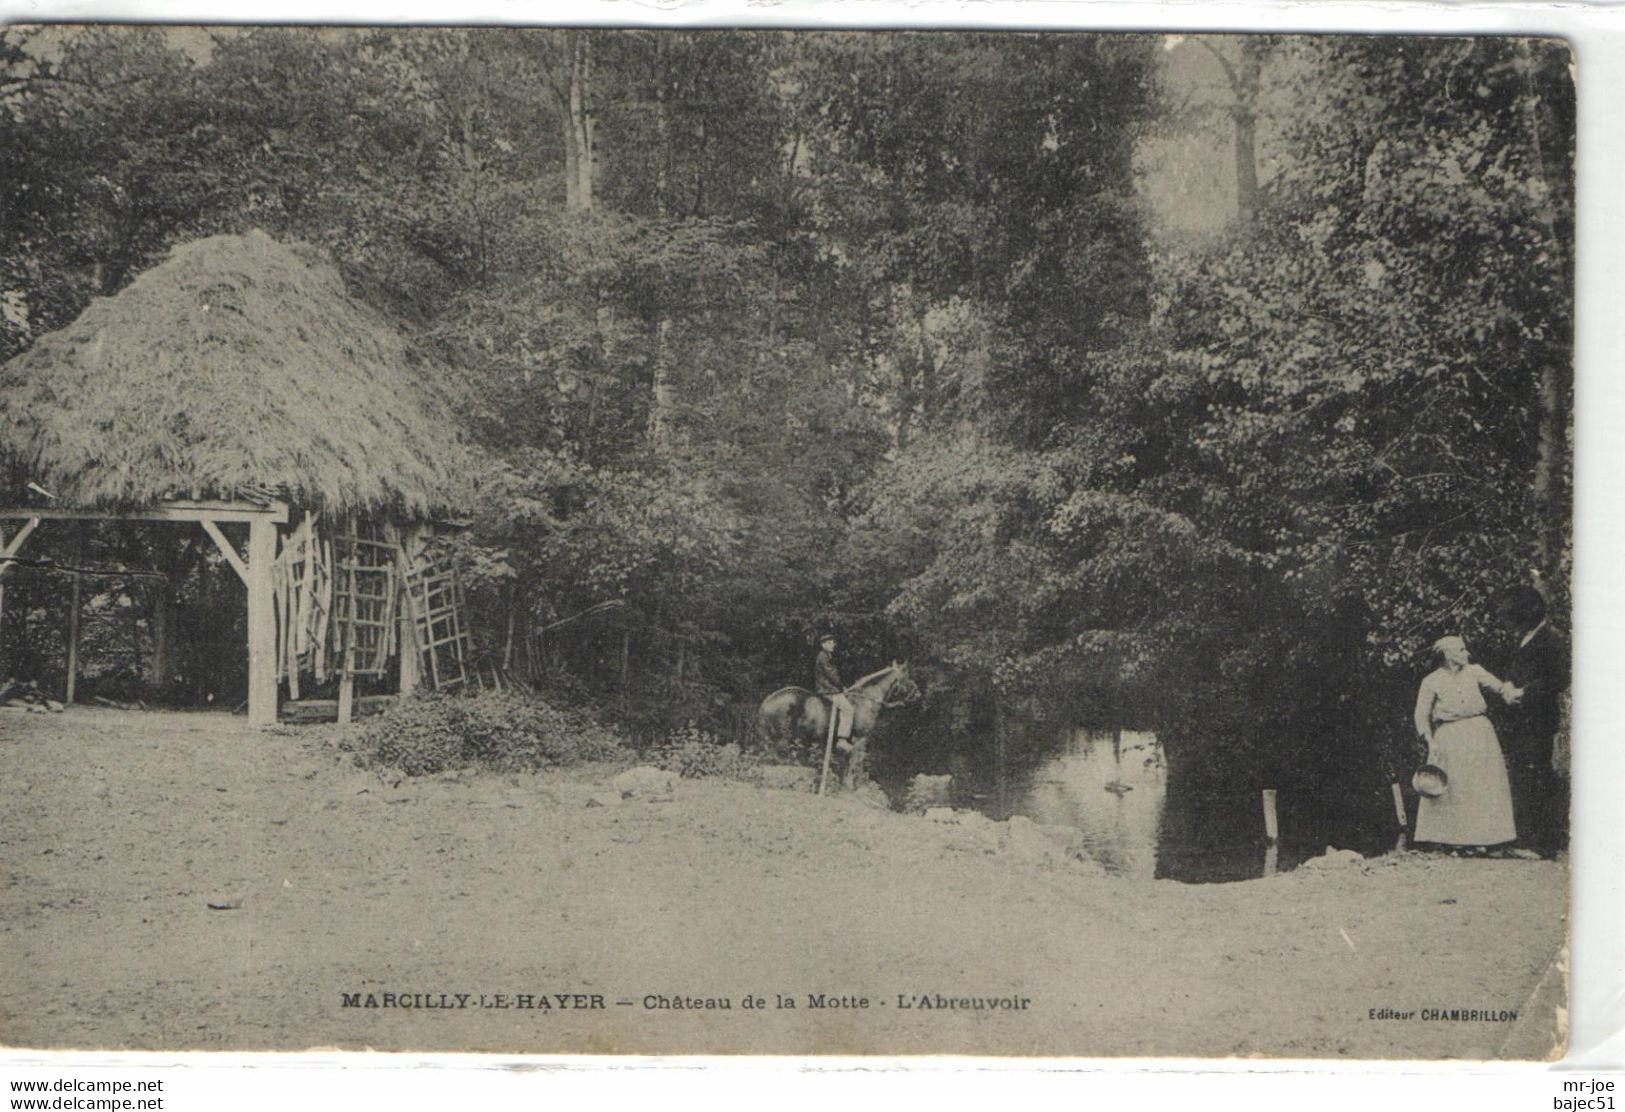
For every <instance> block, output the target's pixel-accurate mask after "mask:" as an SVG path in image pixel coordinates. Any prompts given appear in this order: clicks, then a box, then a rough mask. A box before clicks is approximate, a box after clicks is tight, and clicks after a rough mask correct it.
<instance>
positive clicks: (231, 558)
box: [198, 518, 254, 588]
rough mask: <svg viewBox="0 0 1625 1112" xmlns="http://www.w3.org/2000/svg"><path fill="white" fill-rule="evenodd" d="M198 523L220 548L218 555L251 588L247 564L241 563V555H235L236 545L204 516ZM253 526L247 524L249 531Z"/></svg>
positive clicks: (244, 584)
mask: <svg viewBox="0 0 1625 1112" xmlns="http://www.w3.org/2000/svg"><path fill="white" fill-rule="evenodd" d="M198 524H199V525H202V526H203V531H204V532H205V533H207V534H209V539H210V540H212V541H213V542H214V546H215V547H216V548H218V549H219V550H220V555H222V556H224V557H225V558H226V563H228V564H230V565H231V566H232V568H233V570H235V571H236V572H237V577H238V578H239V579H241V580H242V581H243V586H245V587H249V588H252V587H253V583H252V582H250V580H249V576H248V565H247V564H245V563H243V558H242V557H241V556H239V555H237V546H236V545H234V544H232V543H231V542H230V541H229V540H227V539H226V535H225V534H224V533H222V532H221V531H220V526H218V525H216V524H215V523H214V522H212V521H210V520H209V519H208V518H204V519H203V520H202V521H200V522H198ZM253 528H254V527H253V526H252V525H250V526H249V529H250V531H252V530H253Z"/></svg>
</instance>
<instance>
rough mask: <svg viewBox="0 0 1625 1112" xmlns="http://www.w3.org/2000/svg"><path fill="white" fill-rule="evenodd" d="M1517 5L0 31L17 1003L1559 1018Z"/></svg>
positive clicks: (967, 1017)
mask: <svg viewBox="0 0 1625 1112" xmlns="http://www.w3.org/2000/svg"><path fill="white" fill-rule="evenodd" d="M1576 147H1577V127H1576V88H1575V68H1574V54H1573V50H1572V47H1571V44H1570V43H1568V42H1566V41H1564V40H1562V39H1558V38H1551V37H1541V36H1529V35H1512V34H1500V35H1493V34H1472V35H1467V34H1449V35H1434V36H1421V35H1375V34H1352V33H1343V34H1286V33H1268V34H1265V33H1250V34H1240V33H1236V34H1217V33H1211V32H1203V33H1174V32H1166V31H1156V32H1129V31H1111V32H1107V31H1018V30H997V31H995V30H965V29H934V30H927V29H916V30H902V29H887V30H846V31H835V30H810V29H803V30H782V29H766V28H733V29H727V28H706V29H701V28H643V29H634V28H625V27H622V28H611V27H525V28H518V27H496V26H486V27H435V28H430V27H388V28H386V27H366V26H344V27H338V26H333V27H314V26H269V25H260V26H253V25H236V26H180V25H167V26H160V25H147V26H141V25H115V24H83V23H80V24H32V25H30V24H12V25H8V26H4V27H0V785H3V790H4V802H5V805H4V807H0V1045H4V1046H6V1047H9V1048H19V1049H23V1048H25V1049H30V1050H71V1051H103V1050H110V1051H174V1052H179V1051H278V1052H296V1051H305V1050H309V1049H312V1048H326V1049H337V1050H340V1051H363V1050H375V1051H397V1052H408V1053H414V1054H427V1053H495V1054H507V1055H544V1054H596V1055H776V1056H793V1057H798V1058H819V1057H821V1056H855V1055H856V1056H887V1057H896V1056H922V1055H956V1056H997V1057H1011V1058H1033V1057H1040V1058H1091V1059H1095V1058H1125V1057H1133V1058H1183V1059H1227V1058H1266V1059H1317V1060H1325V1059H1332V1060H1348V1059H1354V1060H1377V1059H1385V1060H1392V1059H1403V1060H1422V1061H1439V1060H1465V1061H1472V1062H1482V1061H1487V1060H1515V1061H1531V1060H1532V1061H1542V1062H1546V1061H1552V1060H1555V1059H1560V1058H1562V1057H1563V1055H1564V1054H1565V1052H1566V1050H1567V1048H1568V1046H1569V1029H1568V1016H1569V1009H1570V990H1571V985H1570V977H1569V961H1568V954H1569V950H1568V945H1569V938H1570V926H1571V918H1570V907H1569V889H1570V858H1569V850H1570V841H1571V823H1570V780H1571V777H1570V769H1571V758H1572V757H1574V755H1575V754H1576V752H1577V751H1578V750H1579V749H1580V748H1581V747H1583V746H1587V745H1603V744H1613V742H1612V741H1610V740H1608V739H1604V738H1600V737H1597V736H1593V735H1592V734H1587V733H1583V732H1582V733H1581V734H1580V735H1579V736H1578V737H1577V738H1576V737H1575V736H1574V734H1575V732H1574V731H1573V730H1572V728H1571V716H1572V710H1571V698H1570V673H1571V664H1572V661H1573V656H1574V653H1573V651H1572V649H1571V633H1572V631H1573V622H1572V620H1571V614H1572V607H1571V581H1572V578H1573V571H1574V556H1575V549H1574V542H1573V537H1574V532H1575V531H1574V515H1573V512H1572V505H1573V493H1574V462H1573V461H1574V458H1575V438H1574V425H1573V413H1574V393H1575V381H1574V357H1575V320H1574V308H1575V289H1576V282H1575V273H1576V263H1575V255H1576V235H1575V227H1576V222H1575V211H1576V184H1575V170H1576Z"/></svg>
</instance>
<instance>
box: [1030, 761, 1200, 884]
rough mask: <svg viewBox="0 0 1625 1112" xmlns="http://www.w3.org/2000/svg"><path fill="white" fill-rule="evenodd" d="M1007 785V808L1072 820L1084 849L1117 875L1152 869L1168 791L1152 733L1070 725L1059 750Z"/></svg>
mask: <svg viewBox="0 0 1625 1112" xmlns="http://www.w3.org/2000/svg"><path fill="white" fill-rule="evenodd" d="M1014 787H1015V790H1014V791H1013V792H1012V793H1011V797H1012V805H1011V813H1012V814H1018V815H1026V816H1027V817H1028V818H1030V819H1032V820H1033V821H1034V822H1044V823H1058V824H1060V825H1063V826H1070V827H1073V828H1074V829H1076V830H1078V831H1079V832H1080V833H1081V841H1082V844H1083V846H1084V848H1086V849H1087V850H1088V852H1089V854H1090V856H1092V857H1094V858H1095V859H1096V860H1097V861H1099V862H1101V864H1103V865H1105V866H1106V867H1107V868H1108V869H1110V870H1111V871H1112V872H1114V873H1117V874H1119V875H1121V876H1128V877H1138V878H1141V879H1145V880H1150V879H1151V878H1152V877H1154V876H1155V875H1156V869H1157V832H1158V829H1159V827H1160V826H1161V823H1162V812H1163V805H1164V801H1165V799H1166V797H1167V791H1168V766H1167V763H1166V761H1165V760H1164V759H1163V754H1162V747H1161V746H1160V745H1159V744H1157V739H1156V735H1154V734H1149V733H1141V732H1138V731H1130V730H1123V731H1113V732H1094V731H1087V730H1081V729H1080V730H1072V731H1071V732H1070V733H1069V734H1068V736H1067V737H1066V739H1065V743H1064V746H1063V748H1062V751H1061V752H1060V753H1058V754H1057V755H1055V756H1054V757H1051V758H1050V759H1049V760H1047V761H1045V762H1044V763H1043V764H1041V765H1039V766H1038V767H1037V768H1036V769H1034V770H1033V772H1032V774H1031V775H1030V776H1029V777H1026V778H1025V783H1022V784H1020V785H1017V786H1014Z"/></svg>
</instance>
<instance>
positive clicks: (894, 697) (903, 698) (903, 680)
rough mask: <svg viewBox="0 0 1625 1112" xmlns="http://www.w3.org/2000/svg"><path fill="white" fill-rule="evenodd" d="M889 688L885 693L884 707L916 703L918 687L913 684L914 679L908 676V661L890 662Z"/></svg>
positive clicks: (918, 696)
mask: <svg viewBox="0 0 1625 1112" xmlns="http://www.w3.org/2000/svg"><path fill="white" fill-rule="evenodd" d="M891 666H892V682H891V687H890V688H888V689H887V691H886V699H885V702H884V704H883V705H884V706H888V707H900V706H904V705H906V704H908V703H913V702H917V701H918V700H919V698H920V685H919V684H917V683H915V682H914V677H913V676H911V675H909V674H908V661H906V660H894V661H892V665H891Z"/></svg>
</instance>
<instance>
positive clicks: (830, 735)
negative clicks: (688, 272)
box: [818, 703, 835, 795]
mask: <svg viewBox="0 0 1625 1112" xmlns="http://www.w3.org/2000/svg"><path fill="white" fill-rule="evenodd" d="M834 752H835V704H834V703H831V704H830V705H829V729H827V730H825V731H824V770H823V771H822V772H820V773H819V774H818V794H819V795H823V794H824V785H825V784H827V783H829V761H830V755H831V754H833V753H834Z"/></svg>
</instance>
